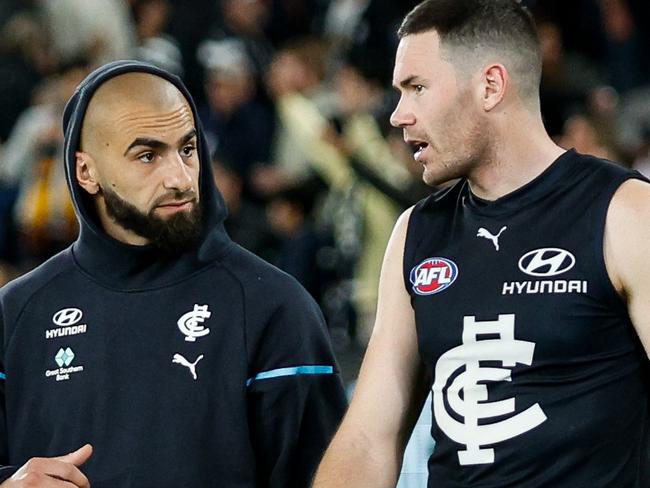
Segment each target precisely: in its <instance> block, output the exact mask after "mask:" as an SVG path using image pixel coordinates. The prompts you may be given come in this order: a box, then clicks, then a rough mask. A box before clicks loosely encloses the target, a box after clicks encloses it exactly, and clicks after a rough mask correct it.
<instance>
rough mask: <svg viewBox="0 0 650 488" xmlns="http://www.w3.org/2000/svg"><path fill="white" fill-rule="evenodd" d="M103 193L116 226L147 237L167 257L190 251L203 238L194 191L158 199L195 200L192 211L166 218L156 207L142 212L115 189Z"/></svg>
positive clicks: (200, 211)
mask: <svg viewBox="0 0 650 488" xmlns="http://www.w3.org/2000/svg"><path fill="white" fill-rule="evenodd" d="M102 193H103V195H104V202H105V203H106V212H107V213H108V216H109V217H110V218H112V219H113V220H114V221H115V223H116V224H118V225H119V226H120V227H122V228H124V229H126V230H130V231H133V232H135V233H136V234H137V235H139V236H140V237H144V238H145V239H147V240H148V241H149V244H150V245H151V246H152V247H154V248H156V249H158V250H160V251H162V252H163V253H165V254H180V253H182V252H184V251H187V250H189V249H190V248H191V247H192V246H193V245H194V244H195V243H196V242H197V241H198V239H199V236H200V235H201V227H202V213H203V212H202V209H201V205H200V203H197V202H196V197H195V194H194V192H178V191H177V192H174V193H172V194H169V195H165V196H164V197H163V198H160V199H158V200H157V202H162V201H164V202H169V201H172V200H176V201H181V200H188V199H189V198H192V197H194V206H193V207H192V210H190V211H189V212H178V213H176V214H174V215H172V216H170V217H169V218H167V219H162V218H160V217H158V216H157V215H155V213H154V211H155V209H156V205H154V207H153V208H152V209H151V210H149V212H148V213H143V212H141V211H140V210H138V209H137V208H136V207H135V206H133V205H132V204H130V203H129V202H127V201H126V200H124V199H122V198H121V197H120V196H119V195H118V194H117V193H115V192H113V191H112V190H109V189H107V188H102Z"/></svg>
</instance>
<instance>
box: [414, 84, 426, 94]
mask: <svg viewBox="0 0 650 488" xmlns="http://www.w3.org/2000/svg"><path fill="white" fill-rule="evenodd" d="M413 90H414V91H415V93H422V91H423V90H424V86H423V85H413Z"/></svg>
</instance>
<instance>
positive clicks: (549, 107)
mask: <svg viewBox="0 0 650 488" xmlns="http://www.w3.org/2000/svg"><path fill="white" fill-rule="evenodd" d="M538 36H539V39H540V47H541V52H542V83H541V86H540V96H541V103H542V107H543V116H544V121H545V124H546V127H547V129H548V131H549V133H550V134H551V135H552V136H555V135H558V134H560V133H561V132H562V129H563V124H564V121H565V120H566V118H567V117H568V116H569V114H570V111H571V110H575V107H576V106H578V105H584V104H585V103H586V99H587V97H588V94H589V93H590V92H591V91H592V90H594V89H596V88H597V87H599V86H601V85H603V78H602V76H601V75H600V74H599V73H598V70H597V68H596V67H595V66H594V65H593V64H592V63H590V62H589V60H588V59H587V58H585V57H584V56H580V55H577V54H575V53H571V52H567V50H566V48H565V45H564V40H563V38H562V32H561V31H560V28H559V26H558V25H557V24H556V23H554V22H551V21H545V22H541V23H540V24H539V26H538Z"/></svg>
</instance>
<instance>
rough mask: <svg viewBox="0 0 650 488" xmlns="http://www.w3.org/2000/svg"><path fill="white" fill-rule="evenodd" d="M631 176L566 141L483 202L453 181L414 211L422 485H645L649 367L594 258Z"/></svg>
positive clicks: (409, 284)
mask: <svg viewBox="0 0 650 488" xmlns="http://www.w3.org/2000/svg"><path fill="white" fill-rule="evenodd" d="M629 178H639V179H642V177H641V176H640V175H639V174H638V173H634V172H630V171H627V170H625V169H623V168H620V167H618V166H615V165H613V164H611V163H608V162H605V161H602V160H599V159H596V158H593V157H589V156H583V155H580V154H577V153H576V152H575V151H568V152H567V153H565V154H564V155H563V156H561V157H560V158H559V159H558V160H556V161H555V162H554V163H553V164H552V165H551V166H550V167H549V168H548V169H547V170H546V171H545V172H544V173H542V174H541V175H540V176H538V177H537V178H536V179H535V180H533V181H532V182H530V183H529V184H527V185H525V186H524V187H522V188H521V189H519V190H516V191H514V192H513V193H511V194H508V195H506V196H504V197H502V198H500V199H498V200H496V201H494V202H486V201H482V200H480V199H478V198H476V197H475V196H474V195H473V194H472V193H471V191H470V188H469V185H468V183H467V181H464V180H461V181H459V182H458V183H457V184H455V185H454V186H452V187H450V188H448V189H446V190H444V191H442V192H440V193H437V194H434V195H432V196H430V197H429V198H427V199H425V200H423V201H421V202H420V203H418V204H417V205H416V206H415V207H414V209H413V211H412V213H411V216H410V220H409V226H408V231H407V237H406V244H405V250H404V263H403V270H404V285H405V287H406V289H407V290H408V292H409V294H410V296H411V304H412V306H413V309H414V313H415V322H416V328H417V337H418V347H419V350H420V356H421V358H422V361H423V362H424V364H425V366H426V367H427V368H428V369H429V371H430V373H431V378H432V383H431V389H432V393H433V405H432V410H433V411H432V413H433V415H432V418H433V424H434V425H433V426H432V435H433V437H434V439H435V441H436V444H435V449H434V451H433V453H432V454H431V457H430V459H429V463H428V465H429V466H428V467H429V485H428V486H429V488H433V487H436V488H441V487H442V488H444V487H455V488H456V487H474V486H481V487H482V488H504V487H513V488H514V487H516V488H532V487H546V486H552V487H554V488H574V487H577V486H581V487H582V486H584V487H587V486H588V487H590V488H591V487H612V486H621V487H623V486H625V487H634V488H642V487H647V486H650V479H649V478H650V454H649V453H650V420H649V418H650V416H649V415H648V412H649V411H650V405H649V398H650V385H649V380H648V379H649V378H650V366H649V364H648V358H647V356H646V354H645V351H644V349H643V347H642V346H641V343H640V341H639V339H638V336H637V334H636V332H635V331H634V328H633V326H632V324H631V321H630V318H629V316H628V313H627V309H626V305H625V302H624V300H622V299H621V297H619V296H618V294H617V293H616V291H615V289H614V287H613V285H612V284H611V282H610V280H609V277H608V275H607V269H606V267H605V262H604V254H603V242H604V227H605V219H606V216H607V209H608V206H609V203H610V201H611V199H612V197H613V195H614V193H615V192H616V190H617V189H618V188H619V187H620V185H621V184H623V183H624V182H625V181H626V180H627V179H629ZM577 446H583V447H580V448H579V447H577Z"/></svg>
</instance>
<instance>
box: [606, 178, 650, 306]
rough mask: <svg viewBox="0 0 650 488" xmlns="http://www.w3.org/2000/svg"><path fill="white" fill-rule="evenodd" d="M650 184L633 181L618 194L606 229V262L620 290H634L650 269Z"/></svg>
mask: <svg viewBox="0 0 650 488" xmlns="http://www.w3.org/2000/svg"><path fill="white" fill-rule="evenodd" d="M649 245H650V183H648V182H646V181H643V180H637V179H631V180H628V181H626V182H625V183H623V184H622V185H621V186H620V187H619V189H618V190H617V191H616V193H615V194H614V197H613V198H612V201H611V204H610V206H609V210H608V212H607V223H606V226H605V259H606V262H607V269H608V272H609V274H610V277H611V279H612V282H613V283H614V286H615V287H616V288H617V290H618V291H619V292H620V293H622V294H625V295H629V293H630V292H631V291H632V289H631V288H632V287H633V286H634V283H635V281H636V280H637V278H638V274H639V273H641V272H645V271H648V270H649V269H650V260H649V259H648V249H649Z"/></svg>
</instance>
